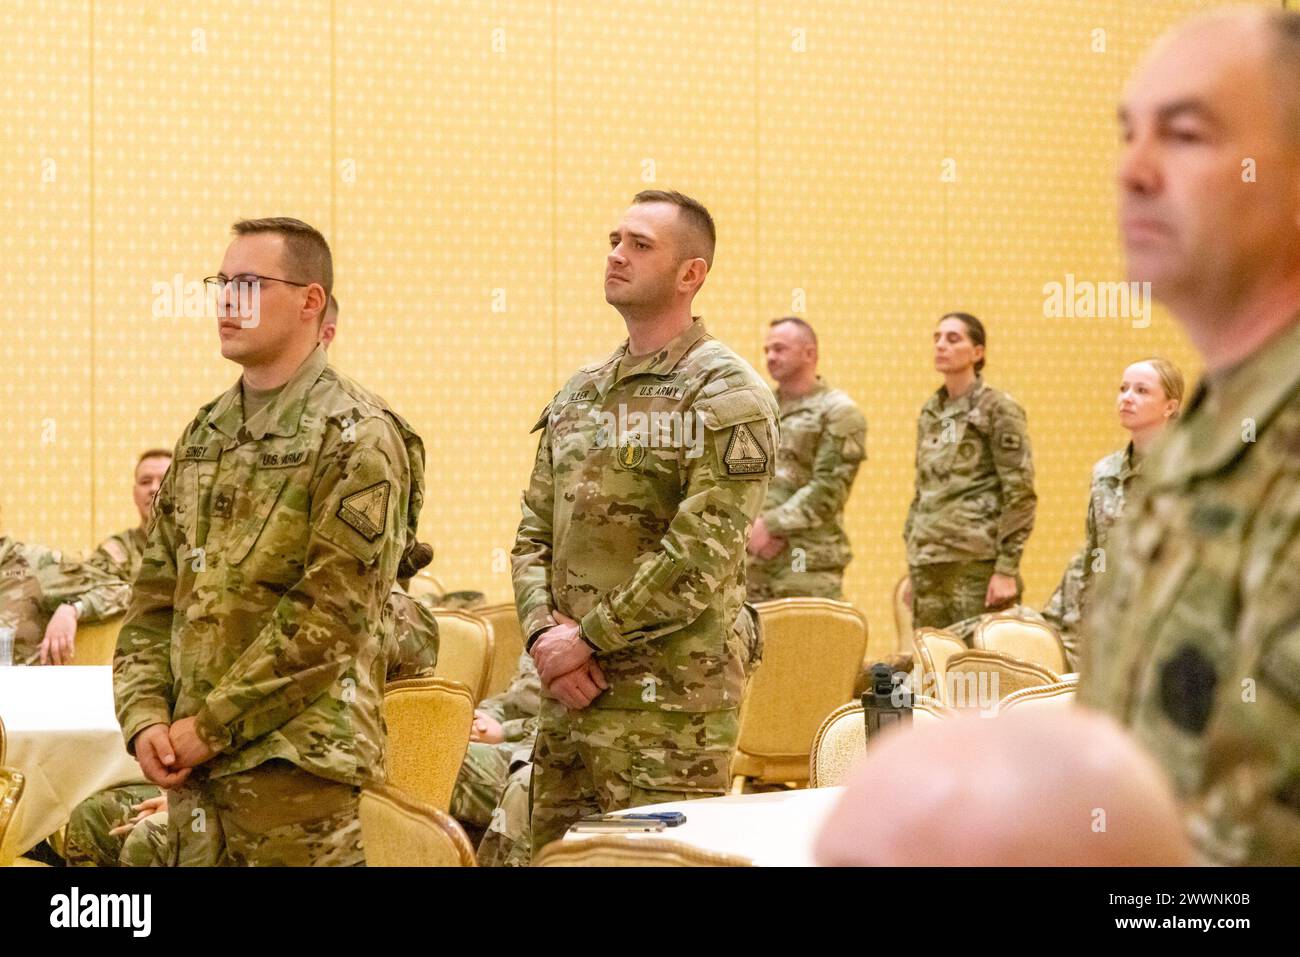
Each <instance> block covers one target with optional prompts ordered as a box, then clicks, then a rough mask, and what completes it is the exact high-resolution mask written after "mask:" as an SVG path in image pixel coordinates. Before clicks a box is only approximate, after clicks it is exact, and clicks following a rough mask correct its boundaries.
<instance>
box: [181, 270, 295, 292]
mask: <svg viewBox="0 0 1300 957" xmlns="http://www.w3.org/2000/svg"><path fill="white" fill-rule="evenodd" d="M264 282H282V283H284V284H286V285H289V286H301V287H304V288H305V287H307V286H310V285H311V283H309V282H294V281H293V280H292V279H280V278H277V277H276V276H259V275H258V274H257V273H255V272H243V273H240V274H239V275H238V276H230V277H229V278H227V277H225V276H220V275H218V276H208V277H207V278H205V279H204V280H203V287H204V288H205V289H207V290H208V292H210V293H212V292H215V293H216V294H217V295H221V294H222V293H224V292H225V291H226V287H227V286H229V285H230V284H231V283H234V284H235V285H236V286H238V287H242V288H245V289H248V288H251V289H260V288H261V284H262V283H264Z"/></svg>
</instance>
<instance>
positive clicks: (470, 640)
mask: <svg viewBox="0 0 1300 957" xmlns="http://www.w3.org/2000/svg"><path fill="white" fill-rule="evenodd" d="M433 616H434V617H435V618H436V619H438V664H437V666H436V667H435V668H434V674H436V675H437V676H438V677H439V678H447V679H450V680H451V681H459V682H460V683H461V684H463V685H464V686H465V687H466V688H468V689H469V690H470V693H471V694H472V695H473V696H474V701H475V703H478V702H479V701H482V700H483V698H484V694H483V689H484V688H485V687H486V686H487V681H488V673H489V669H490V668H491V667H492V629H491V627H490V626H489V625H488V623H487V621H486V620H485V619H483V618H481V617H480V616H479V615H478V614H476V613H474V612H468V611H460V610H458V609H454V608H435V609H433Z"/></svg>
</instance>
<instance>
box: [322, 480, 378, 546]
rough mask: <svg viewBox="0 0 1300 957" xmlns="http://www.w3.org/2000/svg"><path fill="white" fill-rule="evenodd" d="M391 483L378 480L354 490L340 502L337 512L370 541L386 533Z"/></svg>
mask: <svg viewBox="0 0 1300 957" xmlns="http://www.w3.org/2000/svg"><path fill="white" fill-rule="evenodd" d="M388 489H389V483H388V482H386V481H384V482H376V483H375V484H374V485H372V486H370V487H369V488H364V489H362V490H361V491H360V492H353V493H352V494H351V495H348V496H345V497H344V499H343V501H341V502H339V508H338V511H337V512H336V513H335V514H336V515H338V517H339V518H341V519H342V520H343V521H344V522H345V523H347V525H348V526H349V527H351V528H352V529H353V530H355V531H356V532H357V533H358V534H360V535H361V537H362V538H364V539H365V540H366V541H368V542H373V541H374V540H375V539H376V538H378V537H379V536H380V535H382V534H384V528H385V527H386V526H387V524H388Z"/></svg>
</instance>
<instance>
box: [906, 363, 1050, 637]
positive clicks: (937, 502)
mask: <svg viewBox="0 0 1300 957" xmlns="http://www.w3.org/2000/svg"><path fill="white" fill-rule="evenodd" d="M1036 505H1037V496H1036V494H1035V493H1034V463H1033V456H1032V455H1031V453H1030V448H1029V434H1028V432H1027V428H1026V420H1025V412H1024V409H1022V408H1021V407H1020V405H1019V404H1018V403H1017V402H1016V401H1015V400H1014V399H1013V398H1011V396H1009V395H1007V394H1006V393H1005V392H999V391H998V390H997V389H993V388H990V387H988V386H986V385H985V384H984V380H983V379H980V378H976V380H975V384H974V385H973V386H972V387H971V388H970V390H969V391H967V392H966V393H965V394H964V395H962V396H960V397H959V398H957V399H954V400H951V401H950V400H948V398H947V390H946V389H945V388H943V387H940V389H939V390H938V391H937V392H936V393H935V394H934V395H932V396H930V398H929V399H928V400H927V401H926V403H925V405H924V406H923V407H922V409H921V417H920V419H919V420H918V422H917V427H916V494H915V496H914V497H913V499H912V505H911V508H909V509H908V513H907V521H906V524H905V525H904V528H903V540H904V542H905V543H906V544H907V564H908V565H909V566H910V567H913V568H915V567H917V566H921V565H935V564H940V563H949V562H977V561H992V562H993V563H994V564H993V568H994V571H996V572H997V573H998V574H1002V575H1011V576H1015V575H1016V574H1017V573H1018V572H1019V571H1020V557H1021V554H1022V553H1023V552H1024V549H1025V542H1026V541H1027V540H1028V539H1029V533H1030V531H1031V530H1032V529H1033V527H1034V510H1035V507H1036ZM912 591H913V594H916V593H917V589H916V585H915V583H913V586H912ZM961 617H966V616H965V615H963V616H961ZM918 627H919V626H918Z"/></svg>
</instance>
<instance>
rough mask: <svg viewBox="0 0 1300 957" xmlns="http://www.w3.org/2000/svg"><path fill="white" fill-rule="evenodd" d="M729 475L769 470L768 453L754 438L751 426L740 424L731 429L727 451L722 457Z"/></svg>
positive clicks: (751, 473) (750, 473) (752, 473)
mask: <svg viewBox="0 0 1300 957" xmlns="http://www.w3.org/2000/svg"><path fill="white" fill-rule="evenodd" d="M722 461H723V463H724V464H725V465H726V467H727V474H728V475H754V474H756V473H758V472H765V471H767V453H766V452H764V451H763V447H762V446H761V445H759V444H758V439H756V438H754V433H753V432H751V431H750V430H749V426H748V425H745V424H743V423H742V424H740V425H737V426H735V427H734V428H733V429H732V430H731V438H730V439H729V440H728V441H727V452H726V454H725V455H723V457H722Z"/></svg>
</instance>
